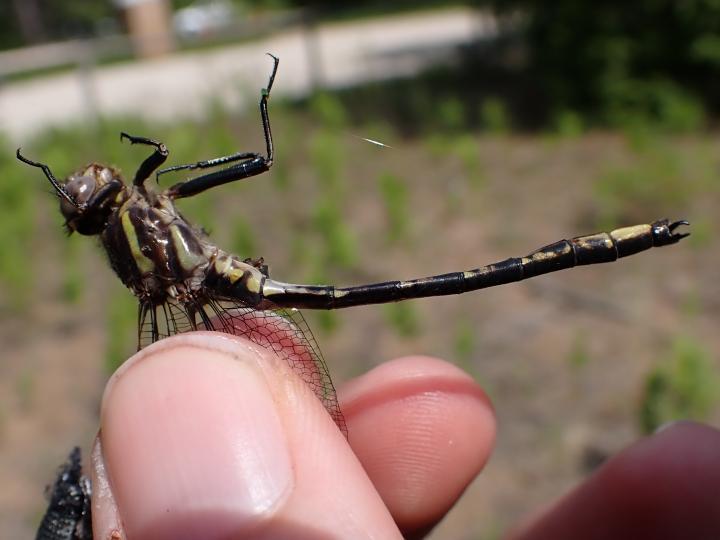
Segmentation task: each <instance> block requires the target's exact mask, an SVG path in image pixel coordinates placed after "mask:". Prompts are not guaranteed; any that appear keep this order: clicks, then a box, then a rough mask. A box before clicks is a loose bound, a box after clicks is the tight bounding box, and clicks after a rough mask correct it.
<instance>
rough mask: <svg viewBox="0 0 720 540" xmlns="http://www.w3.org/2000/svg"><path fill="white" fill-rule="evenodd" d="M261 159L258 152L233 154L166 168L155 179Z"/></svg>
mask: <svg viewBox="0 0 720 540" xmlns="http://www.w3.org/2000/svg"><path fill="white" fill-rule="evenodd" d="M259 157H262V156H260V154H258V153H257V152H239V153H237V154H231V155H229V156H222V157H218V158H213V159H206V160H203V161H197V162H195V163H188V164H187V165H173V166H172V167H165V168H164V169H161V170H159V171H158V172H157V173H156V174H155V177H156V178H158V177H159V176H160V175H163V174H166V173H169V172H175V171H184V170H192V169H210V168H212V167H219V166H220V165H225V164H226V163H232V162H233V161H241V160H244V159H257V158H259Z"/></svg>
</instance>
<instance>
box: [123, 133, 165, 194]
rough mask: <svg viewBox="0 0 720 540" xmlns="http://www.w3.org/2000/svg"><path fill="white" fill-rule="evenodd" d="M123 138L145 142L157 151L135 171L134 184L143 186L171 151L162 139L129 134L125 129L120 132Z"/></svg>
mask: <svg viewBox="0 0 720 540" xmlns="http://www.w3.org/2000/svg"><path fill="white" fill-rule="evenodd" d="M123 139H127V140H128V141H130V144H144V145H146V146H152V147H153V148H155V151H154V152H153V153H152V154H151V155H150V156H148V157H147V158H146V159H145V161H143V162H142V163H141V164H140V167H138V170H137V172H136V173H135V178H134V179H133V185H136V186H141V185H142V184H143V182H145V180H147V179H148V178H149V177H150V175H151V174H152V173H153V171H154V170H155V169H157V168H158V167H159V166H160V165H162V164H163V163H165V160H166V159H167V157H168V154H169V153H170V152H169V151H168V149H167V146H165V145H164V144H163V143H161V142H160V141H156V140H154V139H149V138H147V137H137V136H135V135H129V134H128V133H125V132H124V131H123V132H121V133H120V140H121V141H122V140H123Z"/></svg>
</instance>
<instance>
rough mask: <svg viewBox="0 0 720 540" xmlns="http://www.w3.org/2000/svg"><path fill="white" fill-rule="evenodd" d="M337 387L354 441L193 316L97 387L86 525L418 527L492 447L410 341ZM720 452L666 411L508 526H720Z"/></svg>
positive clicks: (330, 533)
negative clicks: (651, 431)
mask: <svg viewBox="0 0 720 540" xmlns="http://www.w3.org/2000/svg"><path fill="white" fill-rule="evenodd" d="M339 396H340V401H341V405H342V409H343V412H344V413H345V417H346V421H347V426H348V431H349V440H346V439H345V438H344V437H343V436H342V435H341V433H340V432H339V431H338V430H337V428H336V427H335V425H334V424H333V423H332V420H331V419H330V418H329V416H328V415H327V414H326V413H325V411H324V409H323V408H322V405H321V404H320V403H319V401H318V400H317V399H316V398H315V396H314V395H313V394H312V392H311V391H310V390H309V389H308V388H307V387H306V386H305V385H304V383H302V381H300V380H299V379H298V378H297V377H296V376H295V375H294V373H293V372H292V371H291V370H290V369H289V368H288V367H287V366H286V365H285V364H284V362H282V361H281V360H279V359H278V358H276V357H275V356H274V355H273V354H272V353H270V352H268V351H267V350H265V349H262V348H259V347H258V346H256V345H252V344H251V343H249V342H247V341H244V340H242V339H240V338H237V337H235V336H229V335H226V334H217V333H210V332H198V333H192V334H182V335H179V336H175V337H173V338H170V339H167V340H163V341H161V342H159V343H156V344H154V345H153V346H151V347H148V348H146V349H144V350H143V351H141V352H140V353H138V354H136V355H135V356H133V357H132V358H131V359H130V360H128V362H126V363H125V364H124V365H123V366H122V367H121V368H120V369H119V370H118V371H117V372H116V373H115V374H114V375H113V377H112V378H111V380H110V381H109V383H108V386H107V388H106V390H105V394H104V397H103V402H102V410H101V429H100V432H99V435H98V439H97V441H96V444H95V448H94V451H93V457H92V461H93V485H94V488H95V489H94V494H93V529H94V534H95V538H113V535H115V536H114V538H125V537H128V538H156V539H165V538H168V539H169V538H172V539H184V538H207V539H216V538H217V539H221V538H222V539H226V538H301V539H302V538H307V539H310V538H328V539H329V538H383V539H384V538H401V537H407V538H421V537H422V536H424V535H425V534H426V533H427V532H428V531H429V530H431V529H432V527H433V526H434V525H436V524H437V523H438V522H439V521H440V520H441V519H442V517H443V516H444V515H445V513H446V512H447V511H448V510H449V509H450V508H451V507H452V506H453V504H454V503H455V502H456V501H457V499H458V498H459V497H460V495H461V494H462V492H463V490H464V489H465V488H466V487H467V485H468V484H469V483H470V482H471V481H472V480H473V479H474V478H475V476H476V475H477V474H479V472H480V471H481V470H482V468H483V467H484V465H485V463H486V462H487V460H488V458H489V456H490V453H491V451H492V447H493V443H494V439H495V435H496V424H495V416H494V413H493V409H492V406H491V404H490V402H489V400H488V398H487V396H486V395H485V393H484V392H483V391H482V389H481V388H480V387H479V386H478V385H477V384H476V383H475V382H474V381H473V380H472V379H471V378H470V377H469V376H468V375H467V374H465V373H464V372H462V371H461V370H460V369H458V368H457V367H455V366H453V365H452V364H449V363H446V362H444V361H442V360H438V359H434V358H428V357H421V356H413V357H406V358H400V359H397V360H393V361H391V362H387V363H384V364H382V365H380V366H379V367H377V368H375V369H374V370H372V371H370V372H368V373H367V374H365V375H363V376H361V377H359V378H357V379H355V380H353V381H351V382H350V383H349V384H347V385H346V386H345V387H343V388H342V389H341V390H340V392H339ZM718 455H720V432H718V431H716V430H714V429H712V428H709V427H706V426H703V425H700V424H692V423H681V424H674V425H672V426H670V427H667V428H666V429H664V430H662V431H660V432H659V433H657V434H655V435H654V436H652V437H648V438H646V439H642V440H640V441H639V442H637V443H636V444H635V445H633V446H631V447H630V448H628V449H626V450H624V451H623V452H621V453H620V454H618V455H617V456H615V457H613V458H611V459H610V460H609V461H608V462H607V463H606V464H605V465H603V466H602V467H600V469H599V470H598V471H597V472H596V473H595V474H593V475H592V476H590V477H589V478H588V479H587V480H586V481H585V483H584V484H582V485H580V486H578V487H577V488H575V489H574V490H573V491H571V492H570V493H569V494H567V495H565V496H564V497H563V498H561V499H560V500H559V501H557V502H555V503H553V504H550V505H548V507H547V508H545V509H544V510H543V511H542V512H538V513H536V514H535V515H534V516H533V517H532V518H529V519H527V520H526V522H525V523H524V524H523V525H522V526H520V527H518V528H517V529H516V530H515V531H513V532H511V533H510V537H511V538H513V539H540V538H553V539H562V538H680V537H682V538H716V537H720V498H718V497H717V493H718V486H720V460H718V459H717V456H718ZM120 516H122V519H120Z"/></svg>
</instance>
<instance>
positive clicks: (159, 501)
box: [93, 333, 399, 539]
mask: <svg viewBox="0 0 720 540" xmlns="http://www.w3.org/2000/svg"><path fill="white" fill-rule="evenodd" d="M93 466H94V467H93V468H94V475H95V486H96V489H95V494H94V499H93V525H94V527H93V529H94V532H95V535H97V536H96V537H98V538H108V537H112V536H111V534H112V533H113V532H114V531H117V532H119V533H121V536H122V537H128V538H157V539H162V538H173V539H178V538H208V539H212V538H237V537H241V536H242V537H246V536H249V537H253V538H254V537H257V538H260V537H276V538H277V537H296V538H297V537H307V538H317V537H347V538H350V537H352V538H363V537H383V538H389V537H399V533H398V531H397V529H396V527H395V525H394V522H393V520H392V518H391V517H390V514H389V513H388V511H387V510H386V508H385V506H384V505H383V504H382V501H381V499H380V497H379V496H378V495H377V493H376V491H375V489H374V488H373V486H372V483H371V482H370V481H369V480H368V478H367V476H366V474H365V472H364V470H363V468H362V467H361V465H360V464H359V462H358V461H357V459H356V458H355V456H354V454H353V453H352V451H351V450H350V448H349V446H348V445H347V441H346V440H345V438H344V437H343V436H342V434H341V433H340V432H339V431H338V429H337V428H336V427H335V425H334V423H333V421H332V420H331V418H330V417H329V416H328V414H327V413H326V412H325V409H324V408H323V407H322V405H321V404H320V402H319V401H318V400H317V399H316V397H315V396H314V394H313V393H312V392H311V390H310V389H309V388H308V387H307V386H306V385H305V384H304V383H303V382H302V381H301V380H299V379H298V378H297V376H296V375H295V374H294V373H293V372H292V370H291V369H290V368H289V367H288V366H287V365H286V363H285V362H283V361H282V360H280V359H279V358H278V357H276V356H275V355H273V354H272V353H271V352H269V351H268V350H266V349H264V348H262V347H258V346H256V345H253V344H251V343H249V342H247V341H244V340H242V339H240V338H238V337H235V336H229V335H226V334H214V333H194V334H183V335H180V336H177V337H174V338H170V339H167V340H164V341H162V342H160V343H157V344H155V345H153V346H151V347H148V348H147V349H145V350H143V351H141V352H140V353H138V354H136V355H135V356H134V357H133V358H131V359H130V360H129V361H128V362H126V363H125V364H124V365H123V366H122V367H121V368H120V369H119V370H118V371H117V372H116V373H115V375H114V376H113V377H112V378H111V380H110V382H109V383H108V386H107V388H106V390H105V394H104V397H103V403H102V411H101V431H100V435H99V438H98V442H97V444H96V449H95V452H94V455H93Z"/></svg>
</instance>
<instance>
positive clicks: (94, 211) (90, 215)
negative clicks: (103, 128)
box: [17, 149, 125, 235]
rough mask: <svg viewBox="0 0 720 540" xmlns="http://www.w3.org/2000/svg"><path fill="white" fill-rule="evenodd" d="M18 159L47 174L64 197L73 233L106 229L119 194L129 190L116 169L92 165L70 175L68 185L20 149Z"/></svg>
mask: <svg viewBox="0 0 720 540" xmlns="http://www.w3.org/2000/svg"><path fill="white" fill-rule="evenodd" d="M17 158H18V159H19V160H20V161H22V162H23V163H27V164H28V165H32V166H33V167H38V168H39V169H42V171H43V173H45V176H46V177H47V179H48V180H49V181H50V183H51V184H52V186H53V188H54V189H55V192H56V193H57V195H58V197H59V198H60V212H61V213H62V215H63V217H64V218H65V227H66V228H67V230H68V231H69V232H70V233H72V232H78V233H80V234H85V235H94V234H99V233H100V232H101V231H102V230H103V228H104V227H105V225H106V224H107V219H108V217H109V216H110V213H111V212H112V211H113V209H114V208H115V207H116V206H117V204H118V202H117V200H116V199H117V194H118V193H119V192H120V191H122V190H123V188H125V184H124V183H123V181H122V179H121V177H120V173H119V172H118V171H117V170H116V169H113V168H112V167H106V166H104V165H99V164H98V163H91V164H90V165H88V166H87V167H84V168H83V169H80V170H78V171H76V172H75V173H73V174H71V175H70V176H68V177H67V179H66V180H65V182H60V181H58V180H57V179H56V178H55V176H54V175H53V173H52V171H51V170H50V167H48V166H47V165H45V164H44V163H40V162H36V161H31V160H29V159H27V158H26V157H24V156H23V155H22V154H21V153H20V149H18V151H17Z"/></svg>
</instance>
